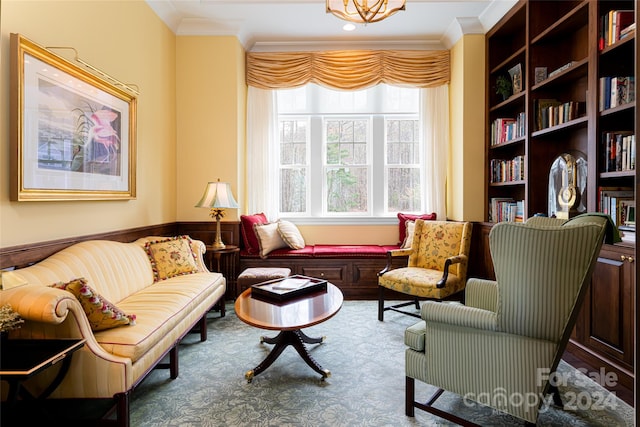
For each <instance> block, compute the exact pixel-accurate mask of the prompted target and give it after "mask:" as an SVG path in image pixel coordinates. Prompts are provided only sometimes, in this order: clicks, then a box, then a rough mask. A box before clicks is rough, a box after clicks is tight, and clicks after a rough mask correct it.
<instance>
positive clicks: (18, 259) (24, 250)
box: [0, 223, 178, 270]
mask: <svg viewBox="0 0 640 427" xmlns="http://www.w3.org/2000/svg"><path fill="white" fill-rule="evenodd" d="M177 232H178V227H177V224H176V223H170V224H159V225H151V226H146V227H138V228H130V229H127V230H119V231H111V232H108V233H98V234H90V235H85V236H76V237H68V238H64V239H57V240H49V241H46V242H37V243H30V244H26V245H18V246H10V247H6V248H0V269H3V270H6V269H13V268H21V267H27V266H29V265H31V264H34V263H36V262H38V261H42V260H43V259H45V258H47V257H48V256H50V255H53V254H54V253H56V252H58V251H60V250H62V249H64V248H66V247H69V246H71V245H74V244H76V243H79V242H84V241H87V240H99V239H102V240H114V241H118V242H133V241H134V240H137V239H139V238H141V237H145V236H174V235H176V234H177Z"/></svg>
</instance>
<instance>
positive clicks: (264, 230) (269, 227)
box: [253, 222, 288, 258]
mask: <svg viewBox="0 0 640 427" xmlns="http://www.w3.org/2000/svg"><path fill="white" fill-rule="evenodd" d="M253 229H254V230H255V232H256V236H257V237H258V243H259V245H260V252H259V254H260V257H261V258H266V256H267V255H269V253H270V252H271V251H274V250H276V249H280V248H286V247H287V246H288V245H287V243H286V242H285V241H284V240H282V237H280V233H279V232H278V223H277V222H271V223H269V224H253Z"/></svg>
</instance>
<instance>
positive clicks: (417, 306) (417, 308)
mask: <svg viewBox="0 0 640 427" xmlns="http://www.w3.org/2000/svg"><path fill="white" fill-rule="evenodd" d="M414 303H415V304H416V310H420V301H418V297H416V299H415V300H414Z"/></svg>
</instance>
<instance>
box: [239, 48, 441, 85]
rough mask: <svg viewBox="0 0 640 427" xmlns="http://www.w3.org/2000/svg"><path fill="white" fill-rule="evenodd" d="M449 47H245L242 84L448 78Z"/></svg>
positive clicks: (406, 81) (403, 82) (417, 81)
mask: <svg viewBox="0 0 640 427" xmlns="http://www.w3.org/2000/svg"><path fill="white" fill-rule="evenodd" d="M449 79H450V60H449V51H448V50H437V51H422V50H397V51H396V50H341V51H325V52H248V53H247V85H249V86H254V87H257V88H260V89H283V88H294V87H299V86H303V85H305V84H307V83H316V84H319V85H322V86H325V87H330V88H334V89H344V90H356V89H365V88H368V87H371V86H375V85H377V84H380V83H386V84H392V85H409V86H413V87H419V88H428V87H436V86H441V85H443V84H446V83H449Z"/></svg>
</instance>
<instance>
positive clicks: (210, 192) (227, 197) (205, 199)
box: [196, 178, 238, 249]
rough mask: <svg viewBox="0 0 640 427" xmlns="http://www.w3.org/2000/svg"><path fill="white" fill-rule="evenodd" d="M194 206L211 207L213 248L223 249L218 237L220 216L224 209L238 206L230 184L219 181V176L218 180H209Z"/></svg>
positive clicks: (223, 246) (223, 245)
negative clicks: (213, 225)
mask: <svg viewBox="0 0 640 427" xmlns="http://www.w3.org/2000/svg"><path fill="white" fill-rule="evenodd" d="M196 207H197V208H210V209H211V213H210V215H211V218H215V219H216V239H215V241H214V242H213V249H224V248H225V244H224V243H222V238H221V237H220V218H222V217H223V216H224V210H225V209H228V208H234V209H235V208H237V207H238V203H237V202H236V199H234V198H233V193H232V192H231V185H230V184H229V183H228V182H220V179H219V178H218V182H209V183H208V184H207V187H206V188H205V189H204V194H203V195H202V198H201V199H200V201H199V202H198V203H196Z"/></svg>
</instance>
